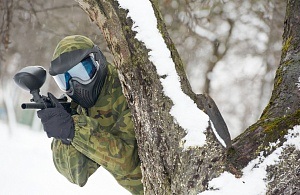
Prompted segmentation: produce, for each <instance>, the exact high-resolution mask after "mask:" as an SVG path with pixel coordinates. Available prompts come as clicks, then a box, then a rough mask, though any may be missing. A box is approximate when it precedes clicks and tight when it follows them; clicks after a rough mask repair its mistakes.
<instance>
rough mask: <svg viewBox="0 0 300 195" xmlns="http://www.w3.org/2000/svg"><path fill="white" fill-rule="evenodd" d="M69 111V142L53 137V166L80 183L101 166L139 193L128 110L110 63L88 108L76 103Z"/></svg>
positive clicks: (135, 155)
mask: <svg viewBox="0 0 300 195" xmlns="http://www.w3.org/2000/svg"><path fill="white" fill-rule="evenodd" d="M77 112H78V113H79V114H76V115H73V116H72V117H73V119H74V123H75V137H74V139H73V141H72V145H64V144H62V143H61V141H60V140H57V139H53V142H52V146H51V148H52V151H53V161H54V164H55V167H56V169H57V170H58V171H59V172H60V173H61V174H62V175H64V176H65V177H66V178H67V179H68V180H69V181H70V182H72V183H75V184H77V185H79V186H84V185H85V183H86V182H87V180H88V178H89V176H91V175H92V174H93V173H94V172H95V171H96V170H97V168H99V167H100V166H103V167H104V168H105V169H106V170H108V171H109V172H110V173H111V174H112V175H113V176H114V177H115V178H116V180H117V181H118V183H119V184H120V185H121V186H123V187H124V188H126V189H127V190H128V191H130V192H131V193H132V194H143V186H142V183H141V178H142V174H141V169H140V160H139V157H138V153H137V143H136V139H135V133H134V127H133V122H132V118H131V113H130V110H129V108H128V105H127V102H126V100H125V97H124V95H123V93H122V89H121V85H120V81H119V79H118V76H117V73H116V70H115V69H114V68H113V66H112V65H109V66H108V74H107V78H106V81H105V84H104V86H103V88H102V91H101V93H100V96H99V98H98V100H97V102H96V104H95V106H93V107H92V108H90V109H88V110H85V109H83V108H81V107H79V106H78V108H77Z"/></svg>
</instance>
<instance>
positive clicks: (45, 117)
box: [37, 93, 74, 144]
mask: <svg viewBox="0 0 300 195" xmlns="http://www.w3.org/2000/svg"><path fill="white" fill-rule="evenodd" d="M48 97H49V98H50V100H51V102H52V104H53V106H54V107H53V108H45V109H43V110H39V111H37V115H38V117H39V118H40V119H41V121H42V124H43V127H44V130H45V131H46V133H47V135H48V137H49V138H50V137H54V138H56V139H60V140H62V142H63V143H64V144H70V143H71V140H72V139H73V138H74V121H73V118H72V117H71V115H70V114H69V113H68V112H67V111H66V110H65V109H64V107H63V106H62V105H61V104H60V103H59V102H58V100H57V99H56V98H55V97H54V95H52V94H51V93H48Z"/></svg>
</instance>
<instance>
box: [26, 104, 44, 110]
mask: <svg viewBox="0 0 300 195" xmlns="http://www.w3.org/2000/svg"><path fill="white" fill-rule="evenodd" d="M21 108H22V109H44V108H46V105H45V104H43V103H23V104H21Z"/></svg>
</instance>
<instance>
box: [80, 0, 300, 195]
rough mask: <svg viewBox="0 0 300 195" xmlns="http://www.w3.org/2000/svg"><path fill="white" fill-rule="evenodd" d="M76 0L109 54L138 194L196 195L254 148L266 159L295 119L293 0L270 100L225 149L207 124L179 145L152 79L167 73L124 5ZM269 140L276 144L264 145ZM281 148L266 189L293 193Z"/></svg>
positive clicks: (167, 102) (292, 169) (294, 165)
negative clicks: (131, 126) (126, 111)
mask: <svg viewBox="0 0 300 195" xmlns="http://www.w3.org/2000/svg"><path fill="white" fill-rule="evenodd" d="M78 2H79V4H80V6H81V7H82V8H83V9H84V10H85V11H86V12H87V13H88V15H89V17H90V18H91V19H92V20H93V21H95V22H96V24H97V25H98V26H99V28H100V29H101V31H102V32H103V34H104V37H105V38H106V41H107V42H108V45H109V48H110V50H111V52H112V53H113V55H114V61H115V63H116V65H117V67H118V71H119V77H120V80H121V82H122V85H123V91H124V94H125V96H126V98H127V101H128V103H129V105H130V107H131V110H132V115H133V119H134V122H135V129H136V136H137V140H138V145H139V155H140V158H141V161H142V170H143V183H144V186H145V193H146V194H197V193H199V192H201V191H204V190H209V189H208V188H209V181H211V180H212V179H213V178H216V177H218V176H219V175H220V174H221V173H223V172H225V171H226V172H230V173H232V174H233V175H235V176H236V177H240V176H241V175H242V171H241V170H242V168H244V167H246V165H247V164H248V163H249V162H250V161H251V160H253V159H255V158H256V157H257V156H259V153H263V156H265V157H267V156H269V155H271V154H272V152H273V151H275V150H276V149H277V148H279V147H281V146H283V145H284V142H285V139H286V138H285V137H284V135H285V134H287V132H288V130H289V129H291V128H293V126H295V125H297V124H299V122H300V121H299V110H298V108H299V105H300V98H299V89H298V87H297V85H296V84H295V83H298V82H299V81H298V77H299V75H298V74H297V72H298V70H299V68H298V67H299V60H298V55H299V41H298V40H299V33H298V32H299V30H298V29H299V28H300V26H299V23H298V17H299V12H298V10H299V9H300V2H298V1H287V12H286V18H285V27H284V29H285V33H284V36H283V38H284V44H283V55H282V58H281V63H280V65H279V68H278V70H277V75H276V78H275V85H274V90H273V93H272V97H271V100H270V102H269V104H268V106H267V107H266V108H265V110H264V112H263V115H262V117H261V118H260V119H259V120H258V121H257V122H256V123H255V124H253V125H252V126H250V127H249V128H248V129H246V130H245V132H244V133H243V134H242V135H240V136H239V137H238V138H236V139H235V140H234V141H233V146H232V147H230V149H229V150H227V149H225V148H224V147H223V146H222V145H221V144H220V142H219V141H218V140H217V138H216V134H214V133H213V131H212V127H211V125H208V127H207V130H206V131H205V137H206V143H205V144H204V145H203V146H201V147H193V148H188V149H187V150H184V149H183V147H182V143H181V140H182V139H183V138H184V136H185V135H186V134H187V132H186V131H185V130H184V129H183V128H182V127H181V126H180V125H179V124H178V123H176V121H174V117H173V116H171V114H170V109H171V108H172V106H173V105H174V104H175V102H173V100H172V99H171V98H170V97H168V96H166V95H165V94H164V93H163V86H162V83H161V82H160V80H162V79H166V78H167V77H168V75H159V74H158V73H157V72H156V67H155V66H154V63H153V62H152V61H150V60H149V58H148V55H149V50H148V48H147V47H146V46H145V44H144V43H143V42H141V41H139V40H138V39H136V38H135V35H136V32H135V31H134V30H132V29H133V22H132V20H131V19H130V17H129V18H128V17H127V13H128V11H127V10H125V9H123V8H121V7H120V6H119V4H118V2H117V1H110V0H107V1H94V0H78ZM149 2H150V3H151V6H152V8H153V11H154V13H155V16H156V19H157V28H158V29H159V32H160V33H161V35H162V37H163V39H164V42H165V44H166V45H167V47H168V49H169V51H170V54H171V57H172V60H173V62H174V63H175V66H176V71H177V74H178V75H179V78H180V84H181V89H182V90H183V92H184V93H185V94H187V95H188V96H189V97H190V98H191V99H192V100H193V101H194V102H196V103H197V104H198V107H199V108H203V107H202V106H201V104H207V102H203V101H200V100H199V99H198V98H197V96H196V94H194V93H193V92H192V90H191V88H190V85H189V82H188V80H187V78H186V76H185V72H184V69H183V65H182V62H181V60H180V57H179V55H178V52H177V51H176V49H175V47H174V44H173V43H172V40H171V39H170V37H169V35H168V33H167V30H166V27H165V24H164V22H163V20H162V19H161V14H160V12H159V10H158V5H157V3H156V2H155V1H151V0H150V1H149ZM198 97H199V96H198ZM176 120H177V119H176ZM217 131H222V129H217ZM199 133H200V129H199ZM294 136H297V135H294ZM298 136H299V135H298ZM277 140H279V141H277ZM271 142H274V143H277V144H275V145H273V146H272V147H270V145H269V144H270V143H271ZM281 154H282V156H281V158H282V159H281V161H280V163H278V164H275V165H270V166H268V168H267V169H266V171H267V177H268V178H267V179H269V183H268V185H267V194H283V193H284V192H287V191H288V193H289V194H296V193H298V192H299V190H300V189H299V186H300V180H299V178H298V177H299V167H300V166H299V156H300V153H299V150H297V149H295V148H294V147H293V146H290V145H288V146H286V147H283V148H282V152H281ZM257 166H259V162H258V164H257ZM282 175H286V177H282ZM214 190H218V189H214Z"/></svg>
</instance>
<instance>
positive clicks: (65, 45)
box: [52, 35, 94, 60]
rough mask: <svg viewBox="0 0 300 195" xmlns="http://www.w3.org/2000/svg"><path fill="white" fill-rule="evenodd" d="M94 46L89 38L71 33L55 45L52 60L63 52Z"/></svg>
mask: <svg viewBox="0 0 300 195" xmlns="http://www.w3.org/2000/svg"><path fill="white" fill-rule="evenodd" d="M93 46H94V43H93V42H92V40H90V39H89V38H87V37H85V36H82V35H71V36H66V37H65V38H63V39H62V40H61V41H60V42H59V43H58V44H57V46H56V48H55V50H54V53H53V57H52V60H54V59H55V58H57V57H58V56H60V55H61V54H63V53H65V52H70V51H74V50H78V49H89V48H92V47H93Z"/></svg>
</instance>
